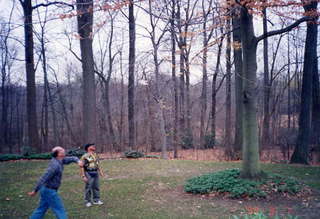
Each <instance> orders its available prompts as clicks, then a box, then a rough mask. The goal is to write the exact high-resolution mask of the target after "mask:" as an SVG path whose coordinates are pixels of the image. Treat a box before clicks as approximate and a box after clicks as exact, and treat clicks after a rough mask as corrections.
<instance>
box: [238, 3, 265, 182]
mask: <svg viewBox="0 0 320 219" xmlns="http://www.w3.org/2000/svg"><path fill="white" fill-rule="evenodd" d="M240 28H241V42H242V53H243V76H244V80H243V93H242V95H243V120H242V122H243V129H244V130H243V135H244V138H243V166H242V171H241V175H242V177H244V178H256V177H258V175H259V174H260V165H259V140H258V124H257V108H256V96H257V95H256V89H257V74H256V73H257V54H256V53H257V41H256V38H255V36H254V28H253V17H252V15H251V14H249V12H248V10H247V9H245V8H242V9H241V17H240Z"/></svg>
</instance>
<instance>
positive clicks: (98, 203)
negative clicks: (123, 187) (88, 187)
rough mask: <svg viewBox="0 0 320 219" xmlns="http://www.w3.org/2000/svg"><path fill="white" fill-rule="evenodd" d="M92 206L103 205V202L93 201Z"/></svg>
mask: <svg viewBox="0 0 320 219" xmlns="http://www.w3.org/2000/svg"><path fill="white" fill-rule="evenodd" d="M93 204H94V205H103V202H102V201H100V200H99V201H94V202H93Z"/></svg>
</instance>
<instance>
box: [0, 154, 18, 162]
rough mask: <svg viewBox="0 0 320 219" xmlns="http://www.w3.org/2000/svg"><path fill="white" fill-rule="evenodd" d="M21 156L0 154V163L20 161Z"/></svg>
mask: <svg viewBox="0 0 320 219" xmlns="http://www.w3.org/2000/svg"><path fill="white" fill-rule="evenodd" d="M22 158H23V156H22V155H20V154H0V161H9V160H20V159H22Z"/></svg>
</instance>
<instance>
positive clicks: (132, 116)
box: [128, 0, 136, 149]
mask: <svg viewBox="0 0 320 219" xmlns="http://www.w3.org/2000/svg"><path fill="white" fill-rule="evenodd" d="M135 41H136V31H135V20H134V5H133V0H130V5H129V82H128V122H129V148H130V149H133V147H134V145H135V133H136V132H135V114H134V92H135V91H134V87H135V84H134V66H135Z"/></svg>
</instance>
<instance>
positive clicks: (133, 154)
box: [124, 150, 144, 158]
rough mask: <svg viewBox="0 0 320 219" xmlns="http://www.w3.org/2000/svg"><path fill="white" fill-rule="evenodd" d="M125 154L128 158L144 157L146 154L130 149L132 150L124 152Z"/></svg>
mask: <svg viewBox="0 0 320 219" xmlns="http://www.w3.org/2000/svg"><path fill="white" fill-rule="evenodd" d="M124 156H125V157H126V158H140V157H144V154H143V153H142V152H140V151H133V150H130V151H126V152H124Z"/></svg>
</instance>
